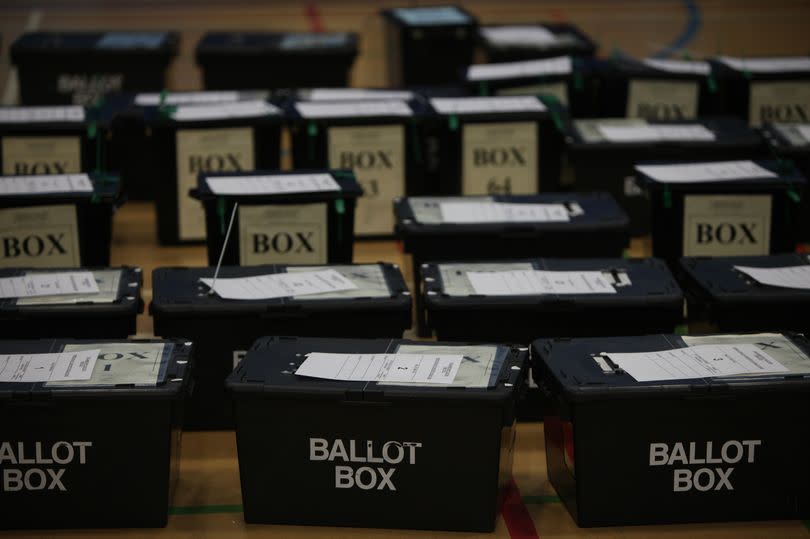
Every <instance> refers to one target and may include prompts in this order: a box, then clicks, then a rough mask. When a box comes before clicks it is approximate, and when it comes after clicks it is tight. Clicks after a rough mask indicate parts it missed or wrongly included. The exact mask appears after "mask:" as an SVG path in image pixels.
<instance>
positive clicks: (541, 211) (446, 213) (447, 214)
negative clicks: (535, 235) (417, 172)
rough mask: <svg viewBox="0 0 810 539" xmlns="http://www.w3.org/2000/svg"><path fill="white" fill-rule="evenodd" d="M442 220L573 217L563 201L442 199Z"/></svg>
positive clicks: (554, 219) (513, 220) (509, 220)
mask: <svg viewBox="0 0 810 539" xmlns="http://www.w3.org/2000/svg"><path fill="white" fill-rule="evenodd" d="M439 209H440V211H441V215H442V221H443V222H445V223H454V224H476V223H546V222H554V223H565V222H568V221H570V220H571V219H570V217H569V215H568V209H566V207H565V205H563V204H510V203H506V202H478V201H476V202H441V203H440V204H439Z"/></svg>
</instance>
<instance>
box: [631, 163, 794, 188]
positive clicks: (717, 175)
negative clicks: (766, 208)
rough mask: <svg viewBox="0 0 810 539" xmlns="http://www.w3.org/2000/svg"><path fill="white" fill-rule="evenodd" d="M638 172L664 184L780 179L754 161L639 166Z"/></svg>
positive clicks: (637, 167)
mask: <svg viewBox="0 0 810 539" xmlns="http://www.w3.org/2000/svg"><path fill="white" fill-rule="evenodd" d="M636 170H637V171H638V172H640V173H642V174H645V175H647V176H649V177H650V178H652V179H654V180H657V181H659V182H662V183H696V182H716V181H734V180H748V179H751V178H778V177H779V176H778V175H777V174H776V173H774V172H771V171H770V170H768V169H765V168H762V167H761V166H759V165H757V164H756V163H754V162H753V161H718V162H714V163H693V164H687V165H637V166H636Z"/></svg>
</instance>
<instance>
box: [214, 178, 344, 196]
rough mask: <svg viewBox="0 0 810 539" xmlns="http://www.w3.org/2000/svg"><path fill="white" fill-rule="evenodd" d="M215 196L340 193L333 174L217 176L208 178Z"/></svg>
mask: <svg viewBox="0 0 810 539" xmlns="http://www.w3.org/2000/svg"><path fill="white" fill-rule="evenodd" d="M206 182H207V183H208V187H209V188H210V189H211V192H212V193H213V194H215V195H276V194H281V193H314V192H320V191H340V184H338V182H336V181H335V179H334V178H333V177H332V175H331V174H273V175H269V176H216V177H211V178H206Z"/></svg>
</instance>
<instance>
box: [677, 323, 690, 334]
mask: <svg viewBox="0 0 810 539" xmlns="http://www.w3.org/2000/svg"><path fill="white" fill-rule="evenodd" d="M688 334H689V326H688V325H686V324H680V325H678V326H675V335H688Z"/></svg>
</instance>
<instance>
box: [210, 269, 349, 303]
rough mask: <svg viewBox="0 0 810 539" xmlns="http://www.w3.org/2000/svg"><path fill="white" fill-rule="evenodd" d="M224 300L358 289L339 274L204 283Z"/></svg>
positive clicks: (273, 276)
mask: <svg viewBox="0 0 810 539" xmlns="http://www.w3.org/2000/svg"><path fill="white" fill-rule="evenodd" d="M200 281H202V282H203V283H205V284H206V285H207V286H208V287H209V288H210V287H211V285H212V284H213V285H214V292H216V293H217V295H218V296H219V297H221V298H223V299H243V300H259V299H273V298H290V297H293V296H305V295H313V294H323V293H327V292H339V291H341V290H352V289H355V288H357V285H355V284H354V283H353V282H352V281H350V280H349V279H347V278H346V277H344V276H343V275H342V274H340V273H338V272H337V271H335V270H324V271H310V272H300V273H274V274H269V275H256V276H253V277H238V278H233V279H217V280H216V282H214V280H213V279H200Z"/></svg>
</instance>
